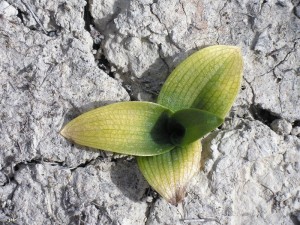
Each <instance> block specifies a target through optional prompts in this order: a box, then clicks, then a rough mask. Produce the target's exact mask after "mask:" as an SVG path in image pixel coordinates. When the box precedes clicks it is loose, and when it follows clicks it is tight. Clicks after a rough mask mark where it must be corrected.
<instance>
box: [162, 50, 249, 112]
mask: <svg viewBox="0 0 300 225" xmlns="http://www.w3.org/2000/svg"><path fill="white" fill-rule="evenodd" d="M242 68H243V62H242V57H241V53H240V50H239V48H238V47H234V46H224V45H216V46H211V47H207V48H204V49H202V50H200V51H198V52H196V53H194V54H192V55H191V56H190V57H188V58H187V59H186V60H184V61H183V62H182V63H181V64H179V66H177V67H176V68H175V70H174V71H173V72H172V73H171V75H170V76H169V78H168V79H167V81H166V82H165V84H164V86H163V87H162V90H161V92H160V94H159V96H158V100H157V103H158V104H161V105H163V106H165V107H168V108H169V109H171V110H172V111H174V112H175V111H178V110H180V109H184V108H198V109H202V110H205V111H208V112H211V113H213V114H215V115H218V116H220V117H222V118H224V117H225V116H226V115H227V113H228V111H229V110H230V108H231V106H232V104H233V102H234V100H235V98H236V96H237V94H238V91H239V89H240V83H241V79H242Z"/></svg>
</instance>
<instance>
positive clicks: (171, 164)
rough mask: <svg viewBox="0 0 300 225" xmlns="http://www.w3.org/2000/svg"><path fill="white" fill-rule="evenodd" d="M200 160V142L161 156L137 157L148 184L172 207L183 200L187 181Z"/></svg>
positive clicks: (194, 171) (195, 170) (196, 168)
mask: <svg viewBox="0 0 300 225" xmlns="http://www.w3.org/2000/svg"><path fill="white" fill-rule="evenodd" d="M200 160H201V144H200V141H196V142H193V143H191V144H189V145H186V146H184V147H176V148H175V149H173V150H171V151H169V152H167V153H164V154H162V155H157V156H151V157H137V161H138V165H139V168H140V170H141V172H142V174H143V175H144V177H145V178H146V180H147V181H148V183H149V184H150V185H151V186H152V188H153V189H155V190H156V191H157V192H158V193H159V194H160V195H161V196H162V197H163V198H165V199H166V200H167V201H168V202H170V203H171V204H173V205H176V204H177V203H178V202H180V201H182V199H183V198H184V196H185V193H186V188H187V185H188V183H189V181H190V180H191V178H192V177H193V176H194V175H195V173H197V172H198V171H199V169H200Z"/></svg>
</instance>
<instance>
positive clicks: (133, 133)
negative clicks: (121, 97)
mask: <svg viewBox="0 0 300 225" xmlns="http://www.w3.org/2000/svg"><path fill="white" fill-rule="evenodd" d="M171 114H172V112H171V111H170V110H168V109H167V108H165V107H163V106H161V105H158V104H155V103H150V102H121V103H115V104H111V105H107V106H104V107H100V108H97V109H95V110H92V111H89V112H87V113H84V114H82V115H80V116H79V117H77V118H75V119H74V120H72V121H71V122H69V123H68V124H67V125H66V126H65V127H64V128H63V129H62V131H61V132H60V133H61V134H62V135H63V136H64V137H66V138H68V139H70V140H72V141H74V142H75V143H77V144H80V145H85V146H89V147H93V148H98V149H103V150H107V151H112V152H117V153H121V154H128V155H137V156H151V155H157V154H162V153H165V152H168V151H170V150H171V149H172V148H174V145H173V144H172V143H171V142H170V141H169V137H168V134H167V131H166V129H167V123H168V118H169V116H170V115H171Z"/></svg>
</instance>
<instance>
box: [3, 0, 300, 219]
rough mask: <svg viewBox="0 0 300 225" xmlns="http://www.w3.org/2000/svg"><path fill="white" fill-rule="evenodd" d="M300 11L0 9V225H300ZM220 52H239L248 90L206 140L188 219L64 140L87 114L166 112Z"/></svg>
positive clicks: (8, 5)
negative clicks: (160, 100)
mask: <svg viewBox="0 0 300 225" xmlns="http://www.w3.org/2000/svg"><path fill="white" fill-rule="evenodd" d="M299 7H300V2H299V1H298V0H291V1H280V0H269V1H259V0H251V1H244V0H238V1H225V0H224V1H208V0H200V1H194V0H178V1H177V0H176V1H171V0H166V1H153V0H143V1H138V0H123V1H122V0H107V1H103V0H89V1H84V0H79V1H78V0H70V1H64V0H54V1H46V0H41V1H33V0H6V1H3V0H2V1H0V20H1V23H0V86H1V88H0V101H1V110H0V117H1V124H0V132H1V138H0V146H1V151H0V194H1V195H0V196H1V198H0V200H1V202H0V205H1V209H0V223H3V224H8V223H12V224H13V223H14V224H122V225H123V224H137V225H138V224H149V225H152V224H191V225H192V224H202V223H205V224H291V225H294V224H298V223H300V139H299V121H300V107H299V105H300V76H299V75H300V63H299V58H300V50H299V41H300V16H299ZM213 44H231V45H238V46H240V47H241V48H242V51H243V55H244V62H245V64H244V65H245V69H244V80H243V86H242V90H241V92H240V94H239V97H238V99H237V101H236V103H235V105H234V107H233V109H232V111H231V113H230V114H229V115H228V118H227V119H226V122H225V123H224V125H222V127H221V128H220V129H219V130H217V131H215V132H213V133H212V134H210V135H209V136H208V137H207V138H206V139H205V140H203V146H204V151H205V154H203V155H205V156H207V159H206V160H205V163H204V165H203V170H202V171H201V173H199V175H197V176H196V177H195V178H194V180H193V182H192V184H191V187H190V189H189V191H188V194H187V197H186V199H185V201H184V202H183V204H182V205H179V206H177V207H175V206H171V205H169V204H168V203H166V202H165V200H163V199H161V198H159V197H158V196H157V195H156V193H155V192H153V191H152V190H151V189H149V186H148V184H147V183H146V181H145V180H144V179H143V178H142V176H141V174H140V173H139V171H138V168H137V166H136V162H135V160H133V159H131V158H127V157H121V156H117V155H113V154H109V153H104V152H101V151H97V150H92V149H88V148H84V147H81V146H76V145H75V146H74V145H72V144H71V143H69V142H68V141H66V140H65V139H63V138H62V137H61V136H60V135H59V130H60V129H61V127H62V126H63V124H65V123H66V122H68V121H69V120H71V119H72V118H74V117H76V116H77V115H79V114H81V113H83V112H85V111H87V110H89V109H92V108H95V107H97V106H101V105H105V104H109V103H112V102H116V101H128V100H130V99H133V100H134V99H138V100H153V99H155V97H156V96H157V93H158V92H159V90H160V87H161V85H162V84H163V82H164V80H165V79H166V77H167V76H168V74H169V73H170V72H171V71H172V69H173V68H174V67H175V66H176V65H177V64H178V63H180V62H181V61H182V60H183V59H184V58H186V57H187V56H188V55H190V54H191V53H192V52H194V51H196V50H197V49H200V48H202V47H204V46H207V45H213ZM285 125H286V126H285ZM271 127H272V129H273V130H275V131H276V132H277V133H275V132H274V131H273V130H272V129H271Z"/></svg>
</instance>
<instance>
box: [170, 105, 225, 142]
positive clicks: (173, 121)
mask: <svg viewBox="0 0 300 225" xmlns="http://www.w3.org/2000/svg"><path fill="white" fill-rule="evenodd" d="M223 121H224V120H223V119H222V118H220V117H218V116H216V115H214V114H212V113H210V112H207V111H203V110H199V109H182V110H179V111H177V112H175V113H174V114H173V115H172V116H171V117H170V119H169V123H168V132H169V134H170V136H171V141H172V143H173V144H175V145H177V146H183V145H187V144H190V143H192V142H194V141H196V140H197V139H200V138H201V137H203V136H204V135H206V134H208V133H209V132H211V131H212V130H214V129H216V128H217V127H218V126H220V125H221V124H222V123H223Z"/></svg>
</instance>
